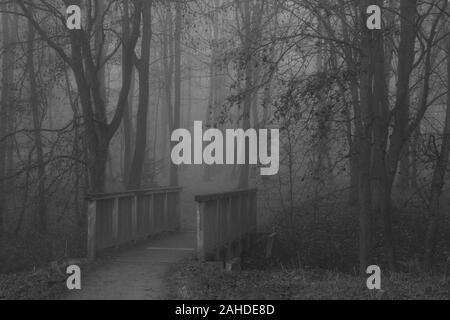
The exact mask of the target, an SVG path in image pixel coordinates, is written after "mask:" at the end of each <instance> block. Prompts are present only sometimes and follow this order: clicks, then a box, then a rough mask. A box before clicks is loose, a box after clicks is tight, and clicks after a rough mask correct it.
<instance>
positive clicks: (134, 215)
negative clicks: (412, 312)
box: [131, 196, 138, 241]
mask: <svg viewBox="0 0 450 320" xmlns="http://www.w3.org/2000/svg"><path fill="white" fill-rule="evenodd" d="M131 239H132V240H133V241H137V240H138V197H137V196H136V197H133V199H131Z"/></svg>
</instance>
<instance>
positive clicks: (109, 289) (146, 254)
mask: <svg viewBox="0 0 450 320" xmlns="http://www.w3.org/2000/svg"><path fill="white" fill-rule="evenodd" d="M195 245H196V242H195V233H181V234H175V235H171V236H168V237H165V238H162V239H158V240H154V241H151V242H149V243H148V244H146V245H143V246H139V247H138V248H133V249H131V250H128V251H126V252H123V253H121V254H118V255H117V256H116V257H113V258H112V259H111V261H108V263H105V264H104V265H102V266H99V267H98V268H96V269H95V270H93V271H91V272H88V273H86V274H82V290H80V291H73V292H72V293H70V294H69V295H67V296H66V297H65V298H66V299H68V300H92V299H96V300H158V299H164V298H165V296H166V294H167V291H166V287H165V283H164V278H165V276H166V273H167V272H168V270H169V269H170V266H171V265H173V264H174V263H177V262H179V261H181V260H182V259H184V258H186V257H187V256H189V255H192V254H194V250H195Z"/></svg>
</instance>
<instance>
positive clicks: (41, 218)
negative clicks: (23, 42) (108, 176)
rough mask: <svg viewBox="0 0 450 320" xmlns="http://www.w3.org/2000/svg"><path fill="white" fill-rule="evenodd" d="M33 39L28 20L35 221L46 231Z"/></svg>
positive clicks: (42, 230)
mask: <svg viewBox="0 0 450 320" xmlns="http://www.w3.org/2000/svg"><path fill="white" fill-rule="evenodd" d="M34 41H35V30H34V27H33V25H32V24H31V23H30V22H28V49H27V64H28V77H29V84H30V95H29V103H30V107H31V113H32V116H33V126H34V141H35V149H36V155H37V170H38V175H37V179H38V205H37V217H38V219H37V221H38V226H39V231H40V232H42V233H45V232H47V214H46V210H47V206H46V191H45V163H44V147H43V143H42V137H41V132H40V129H41V114H40V110H39V105H40V103H39V95H38V88H37V83H36V77H37V75H36V71H35V64H34Z"/></svg>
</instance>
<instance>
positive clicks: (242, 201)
mask: <svg viewBox="0 0 450 320" xmlns="http://www.w3.org/2000/svg"><path fill="white" fill-rule="evenodd" d="M195 201H196V202H197V256H198V259H199V260H200V261H205V260H216V261H217V260H222V261H226V260H229V259H231V258H234V257H236V256H240V255H241V254H242V253H243V252H244V251H245V250H246V249H249V248H250V247H251V245H252V242H253V238H254V235H255V233H256V228H257V189H242V190H233V191H230V192H224V193H213V194H206V195H200V196H196V197H195Z"/></svg>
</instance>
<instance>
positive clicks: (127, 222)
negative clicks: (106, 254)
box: [87, 187, 182, 260]
mask: <svg viewBox="0 0 450 320" xmlns="http://www.w3.org/2000/svg"><path fill="white" fill-rule="evenodd" d="M181 190H182V188H180V187H164V188H151V189H143V190H131V191H125V192H115V193H105V194H96V195H90V196H88V197H87V200H88V202H89V206H88V258H89V259H90V260H93V259H94V258H95V256H96V253H97V252H98V251H101V250H104V249H107V248H111V247H116V246H120V245H123V244H126V243H130V242H136V241H139V240H144V239H147V238H148V237H150V236H153V235H157V234H160V233H163V232H168V231H177V230H179V228H180V193H181Z"/></svg>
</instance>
